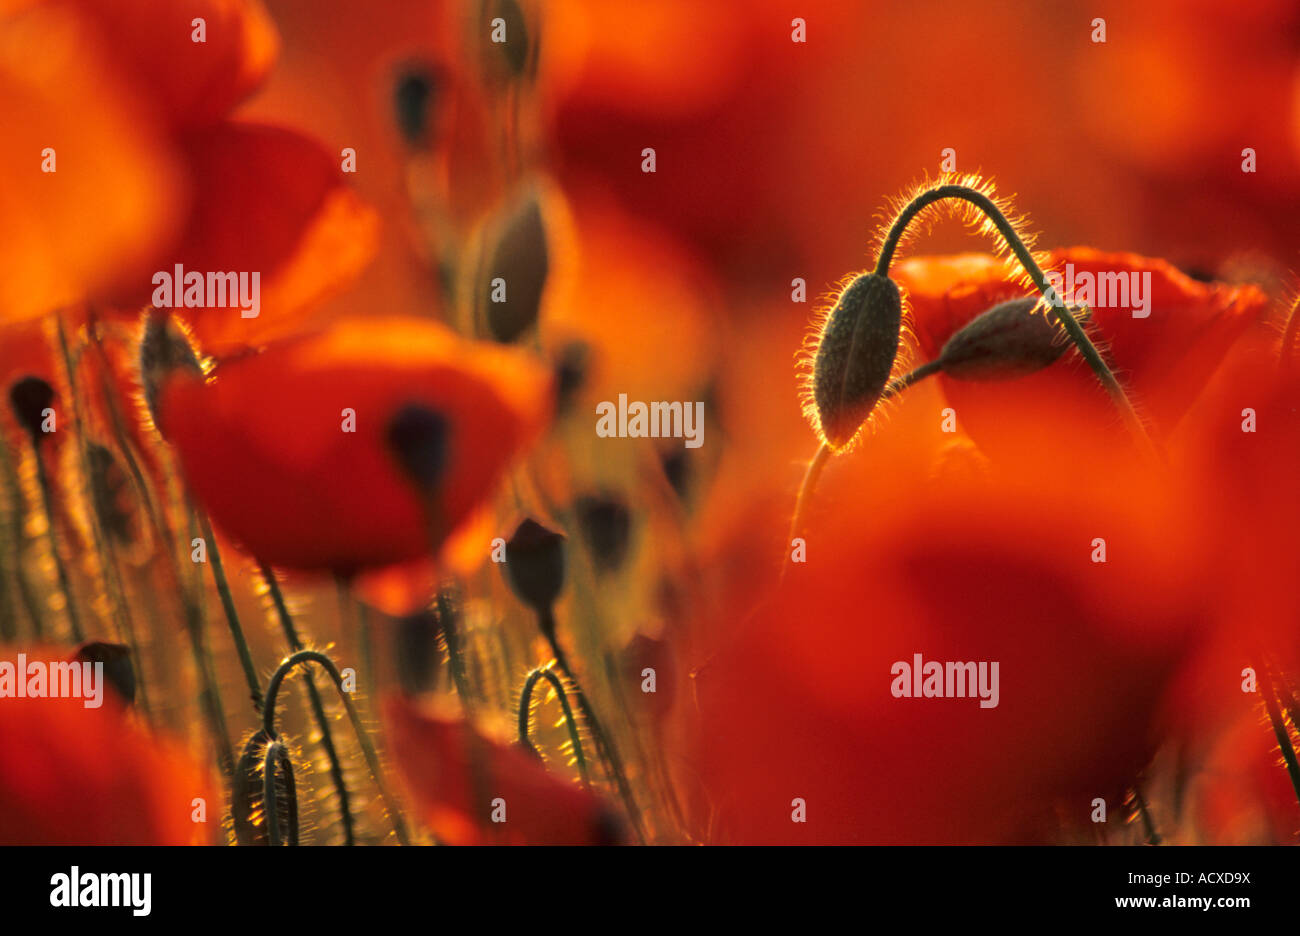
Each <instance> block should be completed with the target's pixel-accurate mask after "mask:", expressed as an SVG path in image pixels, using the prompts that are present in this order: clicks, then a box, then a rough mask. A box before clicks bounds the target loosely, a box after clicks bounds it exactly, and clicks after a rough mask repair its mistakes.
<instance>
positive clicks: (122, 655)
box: [71, 640, 135, 705]
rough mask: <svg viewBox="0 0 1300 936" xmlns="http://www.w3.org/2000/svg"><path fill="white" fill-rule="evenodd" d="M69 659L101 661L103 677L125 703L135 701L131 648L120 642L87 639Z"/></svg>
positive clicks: (89, 661) (80, 661) (83, 661)
mask: <svg viewBox="0 0 1300 936" xmlns="http://www.w3.org/2000/svg"><path fill="white" fill-rule="evenodd" d="M71 659H72V660H73V661H75V662H78V663H103V664H104V679H106V680H107V681H108V684H109V685H110V686H112V687H113V691H114V692H116V693H117V694H118V695H119V696H121V697H122V701H123V702H125V703H126V704H127V705H131V704H132V703H133V702H135V668H134V667H133V666H132V665H131V650H130V649H129V648H128V647H125V646H123V645H122V644H115V643H105V642H103V641H100V640H88V641H86V642H85V643H83V644H81V645H80V646H79V647H77V649H76V650H75V651H74V652H73V654H72V657H71Z"/></svg>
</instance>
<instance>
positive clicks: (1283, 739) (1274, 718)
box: [1256, 659, 1300, 800]
mask: <svg viewBox="0 0 1300 936" xmlns="http://www.w3.org/2000/svg"><path fill="white" fill-rule="evenodd" d="M1257 663H1258V664H1259V665H1258V666H1257V667H1256V671H1257V672H1258V673H1259V681H1260V688H1262V689H1263V690H1264V708H1265V709H1266V710H1267V711H1268V720H1269V721H1270V722H1271V723H1272V725H1273V734H1274V736H1275V737H1276V738H1277V746H1278V748H1280V749H1281V751H1282V760H1283V762H1284V763H1285V764H1286V772H1287V775H1288V776H1289V777H1290V778H1291V786H1292V788H1293V789H1294V790H1295V795H1296V799H1297V800H1300V762H1297V760H1296V752H1295V747H1294V746H1293V745H1292V744H1291V733H1290V732H1289V731H1287V727H1286V721H1285V720H1284V719H1283V718H1282V713H1281V712H1280V711H1279V710H1278V707H1277V697H1276V696H1275V695H1274V689H1273V680H1272V678H1271V677H1270V675H1269V672H1268V667H1267V666H1265V665H1264V661H1263V660H1262V659H1261V660H1258V661H1257Z"/></svg>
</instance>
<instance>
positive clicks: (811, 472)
mask: <svg viewBox="0 0 1300 936" xmlns="http://www.w3.org/2000/svg"><path fill="white" fill-rule="evenodd" d="M833 454H835V453H834V451H832V449H831V447H830V446H829V445H827V444H826V443H824V442H823V443H822V445H821V447H820V448H818V449H817V454H816V455H814V456H813V457H812V461H810V462H809V463H808V470H807V471H805V472H804V475H803V483H802V484H800V485H799V494H798V496H796V497H795V500H794V514H793V515H792V516H791V517H790V533H789V535H788V536H786V538H785V540H786V541H785V544H784V546H783V547H782V548H783V553H782V555H783V556H784V557H785V558H784V561H783V562H782V563H781V575H782V577H784V576H785V570H786V568H787V567H788V566H789V565H790V549H791V545H790V544H791V543H793V542H794V539H795V537H796V536H798V535H799V532H800V531H801V530H802V529H803V517H804V514H805V513H806V512H807V510H808V502H809V501H810V500H812V496H813V492H814V491H816V490H817V482H818V481H819V480H820V479H821V476H822V471H823V470H824V469H825V468H826V463H827V462H828V461H830V458H831V456H832V455H833Z"/></svg>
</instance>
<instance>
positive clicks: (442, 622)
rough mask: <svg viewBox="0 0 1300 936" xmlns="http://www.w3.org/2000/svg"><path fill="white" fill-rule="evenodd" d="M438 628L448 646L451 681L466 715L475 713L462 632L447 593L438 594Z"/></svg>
mask: <svg viewBox="0 0 1300 936" xmlns="http://www.w3.org/2000/svg"><path fill="white" fill-rule="evenodd" d="M438 627H440V628H441V629H442V639H443V642H444V643H446V645H447V660H448V661H449V663H450V664H451V679H452V682H453V683H455V684H456V695H457V696H459V698H460V704H461V706H462V707H463V708H464V709H465V714H466V715H472V714H473V712H474V695H473V693H471V692H470V685H469V672H468V671H467V670H466V669H465V653H464V650H463V649H462V647H461V645H460V631H459V630H458V628H457V626H456V611H455V609H454V608H453V607H452V604H451V601H450V599H449V598H448V597H447V595H446V593H445V592H439V593H438Z"/></svg>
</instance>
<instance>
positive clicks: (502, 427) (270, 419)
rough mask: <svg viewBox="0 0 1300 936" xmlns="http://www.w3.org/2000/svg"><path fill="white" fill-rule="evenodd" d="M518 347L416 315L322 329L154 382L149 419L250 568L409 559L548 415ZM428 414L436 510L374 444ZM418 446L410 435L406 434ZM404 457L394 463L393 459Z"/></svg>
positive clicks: (438, 537)
mask: <svg viewBox="0 0 1300 936" xmlns="http://www.w3.org/2000/svg"><path fill="white" fill-rule="evenodd" d="M549 387H550V376H549V372H547V371H546V370H545V369H544V368H543V367H541V366H540V365H539V364H538V363H536V361H535V359H534V358H532V357H531V356H530V355H528V354H527V353H525V352H522V351H519V350H515V349H510V348H503V347H499V346H491V345H479V344H475V343H472V342H468V341H465V340H464V339H461V338H458V337H456V336H455V335H454V334H453V333H451V332H450V331H448V330H446V329H445V328H443V327H442V326H440V325H438V324H436V323H434V322H430V321H427V320H422V319H400V318H388V319H365V320H355V321H346V322H339V323H336V324H335V325H334V326H333V327H331V328H330V329H328V330H327V331H324V332H322V333H319V334H310V335H306V336H302V337H298V338H291V339H285V340H283V341H280V342H275V343H272V344H271V345H269V346H268V347H267V348H266V349H265V350H264V351H263V352H262V353H260V354H254V355H247V356H244V357H239V358H234V359H231V360H229V361H227V362H225V363H223V364H221V365H219V366H218V367H217V369H216V371H215V375H214V376H213V377H212V378H211V379H208V380H204V379H202V378H200V377H199V376H198V375H195V374H191V373H176V374H174V375H173V376H172V377H171V378H170V379H169V380H167V381H166V383H165V384H164V385H163V388H162V391H161V394H160V399H159V407H158V409H159V427H160V429H162V431H163V433H164V435H165V436H166V437H167V438H168V439H169V440H170V441H171V442H172V444H173V445H174V446H175V448H176V451H177V453H178V454H179V456H180V460H181V464H182V466H183V467H184V470H185V474H186V477H187V479H188V480H189V482H190V485H191V487H192V489H193V491H194V493H195V494H196V495H197V496H198V498H199V500H200V501H201V502H202V503H203V504H205V505H206V506H207V507H208V509H209V510H210V511H211V513H212V516H213V518H214V519H215V520H216V521H217V523H218V524H219V525H220V526H221V527H223V528H224V530H225V531H226V532H227V533H229V534H230V535H231V536H232V537H233V538H234V539H236V540H237V541H239V542H241V543H242V544H243V546H244V547H245V548H247V549H248V550H249V551H250V552H251V553H252V554H253V555H254V556H256V557H257V558H258V559H260V560H261V561H263V562H267V563H270V564H272V565H276V566H284V567H286V568H293V569H330V570H333V571H335V572H339V573H350V572H355V571H358V570H360V569H363V568H371V567H376V566H383V565H387V564H390V563H395V562H401V561H405V560H410V559H415V558H418V557H421V556H423V555H424V554H426V553H427V552H428V551H429V550H431V549H434V548H436V547H437V546H438V545H439V544H440V543H441V541H442V540H443V539H444V538H445V537H446V536H447V535H448V534H449V533H450V532H451V531H452V530H454V529H455V528H456V527H457V526H458V525H459V524H460V522H461V521H463V520H464V519H465V518H466V517H468V516H469V515H470V513H471V511H472V510H473V509H474V507H475V506H476V505H478V504H479V503H480V502H482V501H483V500H484V498H486V497H488V496H489V495H490V494H491V493H492V491H493V489H494V486H495V484H496V481H497V479H498V478H499V477H500V475H501V473H502V471H503V470H504V469H505V468H506V466H507V465H508V464H509V462H510V460H511V459H512V458H513V457H514V456H515V455H516V453H517V452H519V450H520V449H521V448H523V447H525V446H527V445H528V444H529V443H530V442H531V441H532V440H534V439H535V438H536V437H537V436H538V434H539V433H540V431H541V430H542V428H543V427H544V425H545V422H546V420H547V418H548V413H549V407H550V389H549ZM412 407H415V408H418V409H419V411H420V412H423V413H425V414H427V415H428V417H429V418H430V419H436V420H437V421H438V424H439V433H438V434H439V439H437V440H430V445H432V446H434V447H435V448H437V449H438V451H431V452H427V453H418V452H417V453H416V454H417V456H418V457H423V455H424V454H428V455H429V456H430V457H432V458H434V459H435V460H437V461H438V462H439V464H437V465H431V466H429V467H430V469H431V470H433V471H435V473H436V474H437V477H436V478H432V479H430V482H431V483H432V485H433V486H434V487H435V488H436V491H437V496H436V504H435V506H436V510H435V513H436V516H435V517H433V518H430V517H428V516H427V513H426V510H425V503H424V501H423V499H422V495H421V493H420V492H419V491H417V487H416V484H415V482H414V481H412V480H411V477H410V473H409V470H406V469H404V467H403V465H402V463H400V462H399V460H398V458H399V453H398V452H396V451H395V450H394V447H393V444H392V441H391V439H390V432H391V431H392V430H393V425H394V420H395V419H397V418H398V417H399V416H401V415H402V414H403V413H408V412H412V410H411V408H412ZM417 442H418V440H417ZM409 467H410V466H407V468H408V469H409Z"/></svg>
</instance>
